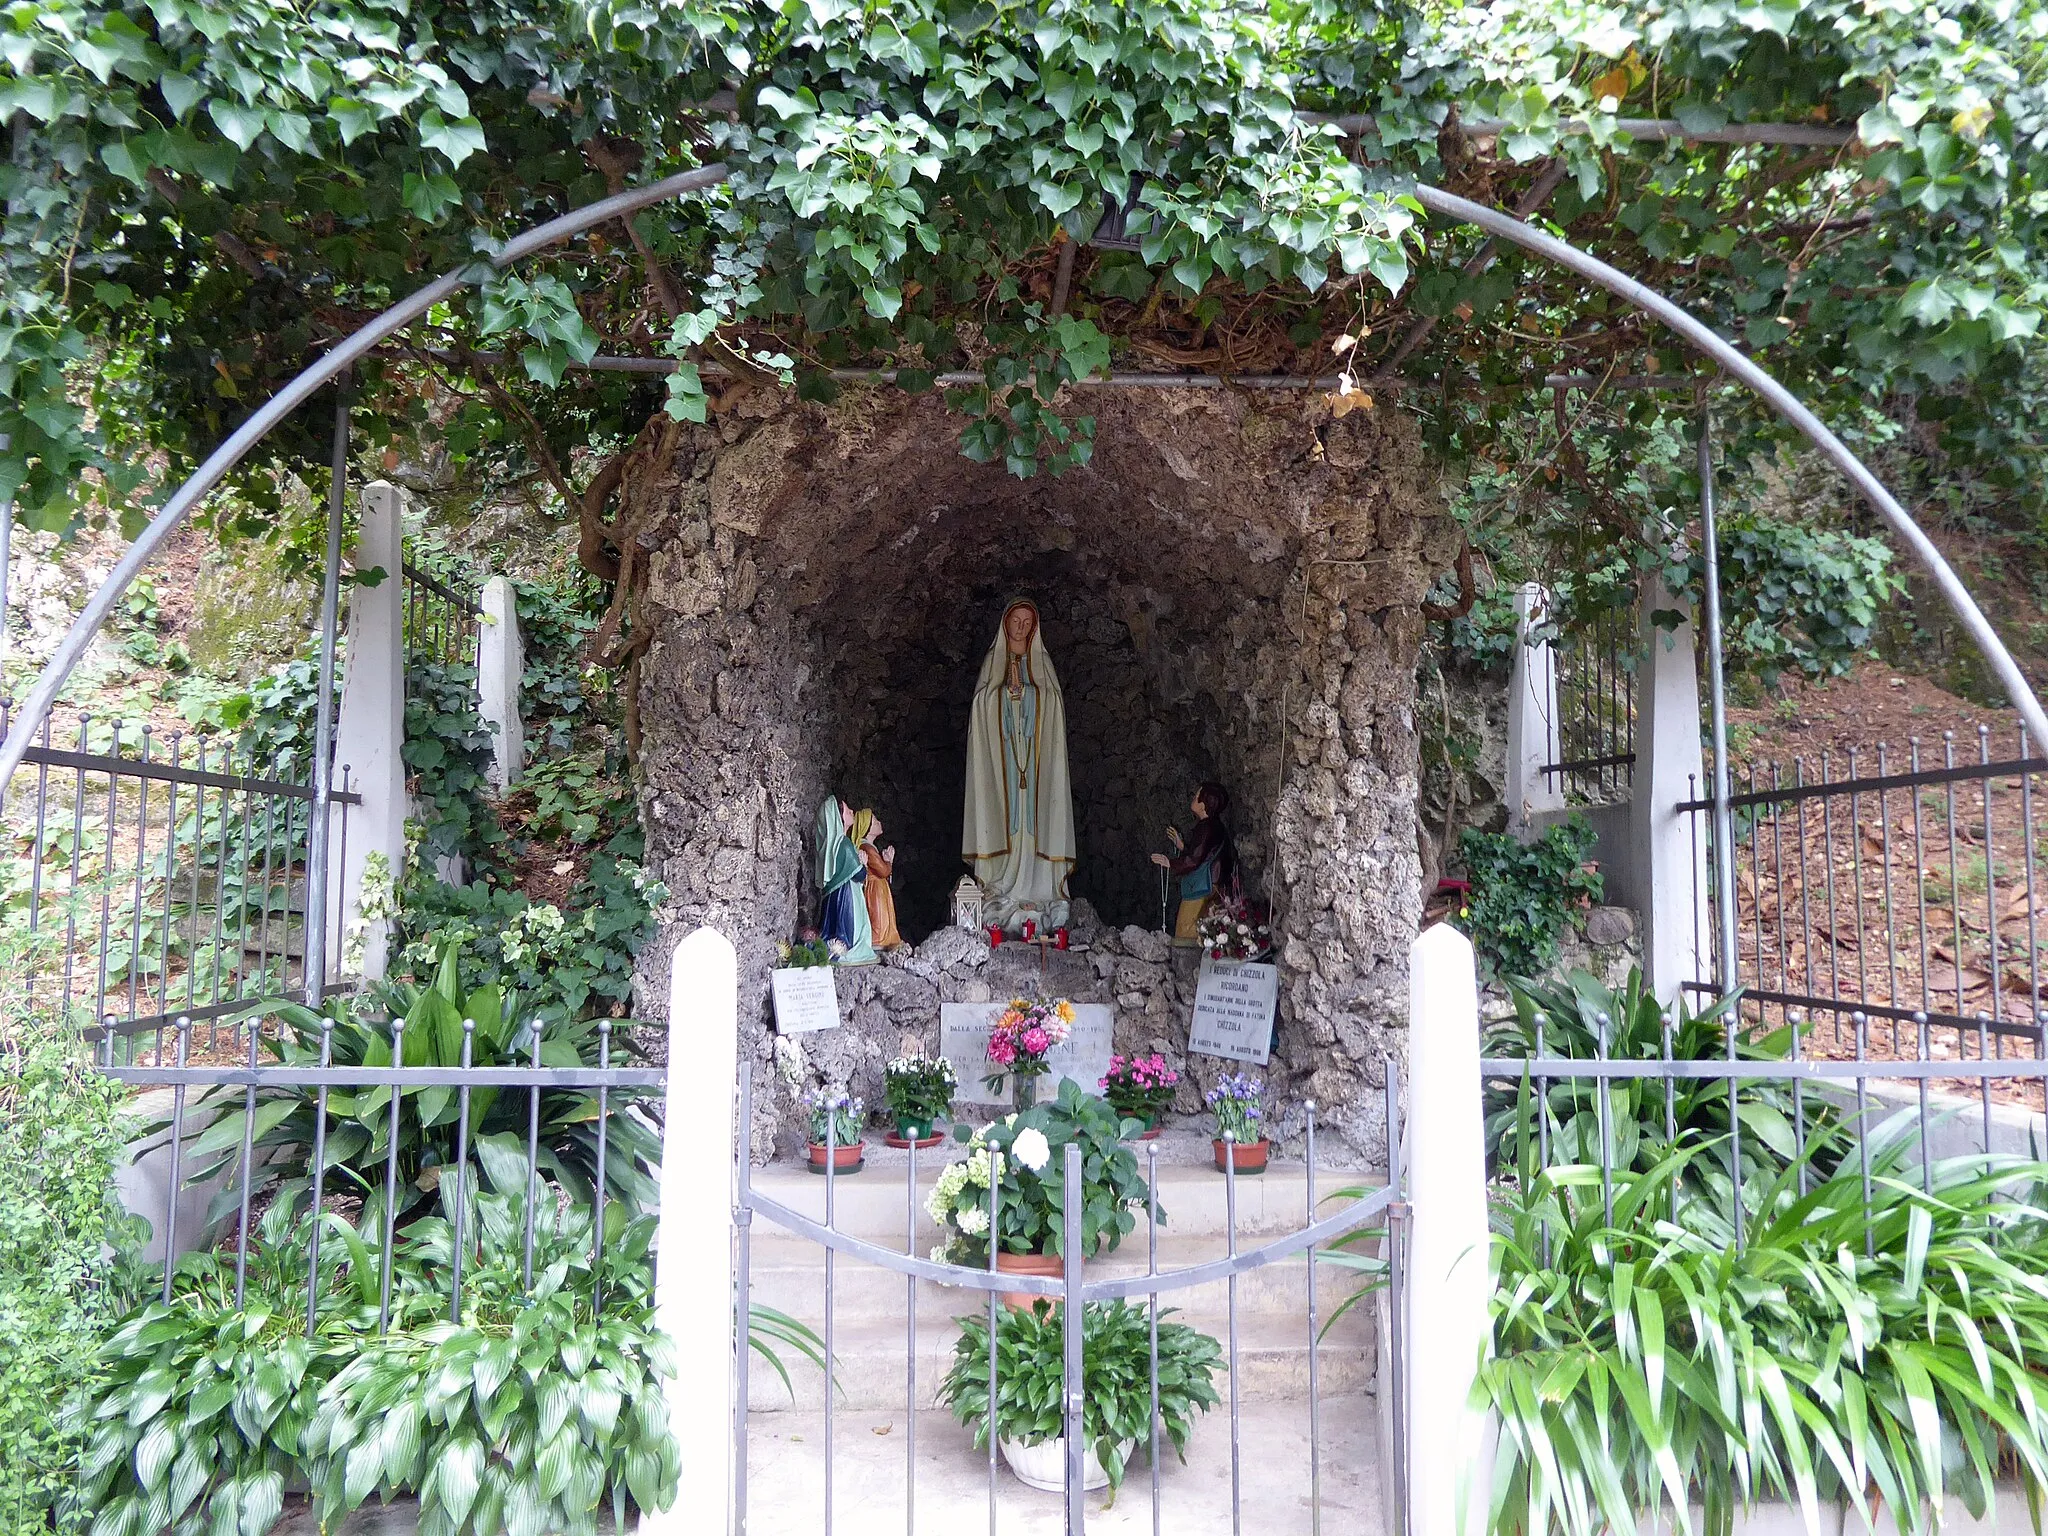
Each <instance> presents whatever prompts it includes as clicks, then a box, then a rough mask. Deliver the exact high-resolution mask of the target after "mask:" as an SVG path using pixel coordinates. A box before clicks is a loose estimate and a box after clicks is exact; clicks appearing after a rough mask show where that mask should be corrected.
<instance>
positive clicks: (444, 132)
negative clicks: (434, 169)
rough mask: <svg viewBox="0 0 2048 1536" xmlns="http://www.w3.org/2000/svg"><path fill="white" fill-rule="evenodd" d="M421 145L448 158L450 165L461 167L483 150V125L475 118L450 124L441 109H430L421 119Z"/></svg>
mask: <svg viewBox="0 0 2048 1536" xmlns="http://www.w3.org/2000/svg"><path fill="white" fill-rule="evenodd" d="M420 143H422V144H424V145H425V146H426V147H427V148H428V149H432V150H438V151H439V152H440V153H441V154H443V155H445V156H447V159H448V163H449V164H450V165H460V164H462V162H463V161H465V160H467V159H468V158H469V157H470V156H471V155H474V154H476V153H478V152H479V151H481V150H482V149H483V147H484V129H483V124H481V123H479V122H478V121H477V120H476V119H475V118H474V117H460V118H457V119H455V121H453V122H450V121H449V120H448V119H447V118H445V117H443V116H442V115H441V110H440V108H438V107H429V108H427V110H426V112H425V113H423V114H422V115H421V117H420Z"/></svg>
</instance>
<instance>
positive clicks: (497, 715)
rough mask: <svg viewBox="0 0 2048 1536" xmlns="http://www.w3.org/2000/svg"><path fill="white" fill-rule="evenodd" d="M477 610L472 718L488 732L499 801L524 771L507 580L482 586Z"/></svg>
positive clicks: (515, 619)
mask: <svg viewBox="0 0 2048 1536" xmlns="http://www.w3.org/2000/svg"><path fill="white" fill-rule="evenodd" d="M482 607H483V622H482V623H481V624H479V625H478V626H477V635H476V692H477V700H478V706H477V712H478V713H479V714H481V715H482V716H483V719H484V724H486V725H488V726H489V727H490V728H491V731H492V736H493V740H492V744H491V787H492V788H493V789H495V790H496V791H497V792H498V793H499V794H501V795H502V794H504V793H505V791H506V790H508V789H510V788H511V787H512V782H513V780H515V779H517V778H518V777H519V772H520V770H521V769H522V768H524V767H525V766H526V728H525V725H524V723H523V722H522V721H521V720H520V718H519V680H520V678H521V677H522V676H524V675H525V672H526V646H525V644H524V642H522V641H521V639H520V636H519V604H518V601H517V599H516V596H515V594H514V592H513V590H512V578H511V577H509V576H493V577H492V578H491V579H490V580H489V581H487V582H485V583H484V590H483V599H482Z"/></svg>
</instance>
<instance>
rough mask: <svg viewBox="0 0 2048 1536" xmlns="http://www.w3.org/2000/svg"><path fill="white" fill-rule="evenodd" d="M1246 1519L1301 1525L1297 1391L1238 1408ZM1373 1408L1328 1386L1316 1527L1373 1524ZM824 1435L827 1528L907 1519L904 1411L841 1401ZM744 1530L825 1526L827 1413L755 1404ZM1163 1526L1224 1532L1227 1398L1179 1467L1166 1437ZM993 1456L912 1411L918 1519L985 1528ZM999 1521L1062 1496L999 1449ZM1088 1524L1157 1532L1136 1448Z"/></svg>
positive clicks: (1293, 1531)
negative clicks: (1331, 1394) (1036, 1483)
mask: <svg viewBox="0 0 2048 1536" xmlns="http://www.w3.org/2000/svg"><path fill="white" fill-rule="evenodd" d="M1239 1422H1240V1433H1239V1469H1240V1476H1241V1479H1242V1510H1243V1520H1242V1528H1243V1529H1244V1530H1248V1531H1257V1532H1258V1533H1259V1536H1309V1533H1310V1532H1311V1531H1312V1530H1313V1528H1314V1527H1313V1525H1312V1523H1311V1511H1310V1507H1309V1457H1308V1410H1307V1407H1306V1406H1305V1405H1303V1404H1300V1403H1256V1404H1246V1405H1245V1406H1244V1408H1243V1410H1242V1413H1241V1415H1240V1421H1239ZM1378 1424H1379V1409H1378V1404H1377V1402H1376V1400H1375V1399H1373V1398H1371V1397H1366V1396H1351V1397H1338V1398H1331V1399H1329V1400H1327V1401H1326V1402H1325V1403H1324V1404H1323V1412H1322V1493H1323V1526H1322V1528H1323V1529H1324V1530H1326V1531H1342V1532H1344V1533H1345V1536H1379V1533H1380V1532H1381V1531H1383V1530H1384V1529H1385V1515H1384V1511H1383V1508H1382V1503H1381V1496H1380V1479H1379V1448H1378ZM833 1433H834V1443H833V1483H834V1489H833V1491H834V1498H833V1523H832V1529H833V1532H834V1536H899V1533H901V1532H903V1531H904V1530H905V1529H906V1525H905V1520H904V1464H903V1463H904V1450H903V1447H904V1421H903V1415H902V1414H901V1413H896V1414H888V1413H842V1414H839V1415H837V1416H836V1418H835V1422H834V1426H833ZM747 1441H748V1446H749V1457H748V1468H747V1477H748V1488H749V1496H748V1501H747V1530H748V1533H749V1536H817V1533H819V1532H821V1531H822V1530H823V1529H824V1509H825V1465H824V1463H825V1457H824V1421H823V1418H822V1417H821V1416H819V1415H815V1414H794V1413H778V1414H756V1415H754V1416H753V1418H752V1419H751V1420H750V1422H749V1433H748V1437H747ZM1161 1459H1162V1463H1163V1465H1162V1470H1161V1475H1160V1511H1161V1529H1162V1530H1163V1531H1170V1532H1172V1533H1173V1536H1229V1533H1230V1531H1231V1530H1232V1524H1231V1508H1230V1405H1229V1403H1228V1402H1225V1403H1223V1404H1221V1405H1220V1406H1219V1407H1217V1408H1216V1409H1215V1410H1214V1411H1213V1412H1211V1413H1209V1414H1208V1415H1206V1416H1205V1417H1204V1418H1202V1419H1200V1420H1199V1421H1197V1424H1196V1428H1195V1434H1194V1436H1193V1438H1192V1439H1191V1440H1190V1442H1189V1444H1188V1461H1187V1465H1186V1466H1182V1465H1181V1463H1180V1462H1179V1461H1178V1460H1177V1459H1176V1458H1175V1457H1174V1454H1173V1450H1172V1447H1171V1446H1168V1445H1163V1444H1162V1447H1161ZM988 1487H989V1485H988V1459H987V1453H986V1452H985V1451H977V1450H976V1449H975V1448H974V1442H973V1439H972V1437H971V1436H970V1435H969V1434H968V1432H967V1430H966V1429H964V1428H963V1427H962V1426H961V1425H960V1424H958V1423H957V1422H955V1420H954V1419H953V1418H952V1416H951V1415H950V1414H937V1413H933V1414H919V1415H918V1420H917V1528H918V1529H919V1530H921V1531H943V1532H948V1533H952V1536H962V1533H967V1532H979V1531H985V1530H987V1529H988ZM996 1529H997V1530H998V1531H999V1532H1004V1533H1014V1536H1057V1533H1059V1532H1062V1531H1064V1529H1065V1524H1064V1513H1063V1509H1062V1501H1061V1496H1060V1495H1059V1494H1057V1493H1042V1492H1040V1491H1038V1490H1037V1489H1035V1488H1027V1487H1026V1486H1025V1485H1024V1484H1023V1483H1021V1482H1019V1481H1018V1480H1017V1479H1016V1477H1015V1476H1013V1475H1012V1474H1011V1472H1010V1469H1009V1467H1008V1466H1007V1465H1006V1464H1004V1463H1003V1462H1002V1460H1001V1458H1000V1456H998V1458H997V1470H996ZM1088 1529H1089V1531H1090V1532H1094V1533H1099V1536H1141V1533H1149V1532H1150V1531H1151V1530H1152V1485H1151V1478H1150V1475H1149V1473H1148V1472H1147V1470H1146V1466H1145V1458H1144V1448H1143V1447H1142V1446H1141V1447H1139V1449H1138V1451H1137V1452H1136V1453H1135V1454H1134V1455H1133V1456H1132V1458H1131V1464H1130V1466H1129V1467H1128V1468H1127V1469H1126V1472H1125V1482H1124V1486H1123V1490H1122V1492H1121V1493H1119V1494H1118V1495H1117V1497H1116V1499H1115V1502H1114V1503H1113V1504H1112V1503H1111V1501H1110V1494H1109V1491H1108V1490H1107V1489H1104V1490H1103V1491H1102V1492H1100V1493H1093V1494H1090V1495H1089V1496H1088Z"/></svg>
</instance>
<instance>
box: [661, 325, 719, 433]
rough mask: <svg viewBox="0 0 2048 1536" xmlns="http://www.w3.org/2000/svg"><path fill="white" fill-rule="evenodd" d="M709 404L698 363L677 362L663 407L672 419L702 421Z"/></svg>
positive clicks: (669, 381) (669, 380) (669, 377)
mask: <svg viewBox="0 0 2048 1536" xmlns="http://www.w3.org/2000/svg"><path fill="white" fill-rule="evenodd" d="M678 324H680V322H678ZM709 404H710V402H709V400H708V399H707V398H706V396H705V394H704V379H703V376H702V374H701V373H700V372H699V371H698V368H697V365H696V364H695V363H679V364H677V365H676V371H675V372H674V373H672V374H670V375H669V376H668V398H667V399H666V400H664V401H663V402H662V409H663V410H665V411H666V412H668V414H669V416H670V418H671V419H672V420H675V421H696V422H701V421H703V420H704V418H705V414H706V409H707V407H708V406H709Z"/></svg>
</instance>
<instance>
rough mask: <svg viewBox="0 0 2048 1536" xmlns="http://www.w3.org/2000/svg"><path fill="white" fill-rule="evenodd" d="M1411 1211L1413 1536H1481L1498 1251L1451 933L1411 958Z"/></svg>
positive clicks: (1433, 933)
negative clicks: (1479, 1404) (1478, 1389)
mask: <svg viewBox="0 0 2048 1536" xmlns="http://www.w3.org/2000/svg"><path fill="white" fill-rule="evenodd" d="M1403 1144H1404V1146H1405V1147H1406V1149H1407V1151H1406V1155H1405V1157H1404V1159H1403V1160H1404V1162H1405V1163H1406V1165H1407V1173H1408V1203H1409V1206H1410V1209H1411V1215H1410V1229H1409V1237H1408V1268H1407V1273H1406V1275H1405V1276H1404V1277H1403V1284H1402V1289H1403V1293H1404V1295H1405V1296H1406V1298H1407V1312H1408V1316H1407V1318H1406V1320H1405V1322H1406V1328H1407V1333H1406V1338H1407V1341H1408V1348H1407V1356H1406V1359H1407V1365H1408V1390H1407V1402H1408V1437H1407V1443H1408V1459H1409V1475H1408V1515H1409V1525H1408V1536H1480V1533H1482V1532H1484V1531H1485V1529H1486V1522H1487V1515H1488V1513H1489V1511H1490V1508H1491V1496H1490V1492H1489V1482H1490V1479H1489V1472H1490V1469H1491V1467H1492V1461H1493V1458H1492V1448H1491V1423H1492V1420H1491V1415H1489V1414H1487V1413H1484V1412H1476V1411H1474V1410H1473V1408H1472V1406H1471V1397H1472V1387H1473V1383H1474V1382H1475V1381H1476V1380H1477V1379H1478V1374H1479V1366H1480V1362H1481V1361H1482V1360H1484V1359H1485V1358H1486V1357H1487V1356H1488V1355H1489V1354H1490V1353H1491V1352H1492V1348H1493V1324H1492V1319H1491V1317H1490V1315H1489V1312H1488V1306H1489V1303H1490V1300H1491V1298H1492V1295H1493V1280H1492V1239H1491V1237H1490V1236H1489V1233H1488V1229H1487V1224H1486V1140H1485V1126H1484V1120H1483V1116H1482V1113H1481V1109H1480V1096H1479V979H1478V975H1477V972H1476V971H1475V969H1474V966H1473V961H1472V941H1471V940H1470V939H1468V938H1466V937H1465V936H1464V935H1463V934H1462V933H1460V932H1458V931H1457V929H1455V928H1453V927H1452V926H1451V925H1450V924H1449V923H1438V924H1437V925H1436V926H1435V927H1433V928H1429V929H1425V930H1424V931H1423V933H1422V935H1421V936H1420V937H1419V938H1417V939H1416V940H1415V942H1414V943H1413V944H1411V945H1410V946H1409V948H1408V1104H1407V1113H1406V1119H1405V1121H1404V1132H1403Z"/></svg>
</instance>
